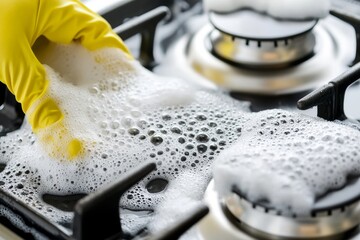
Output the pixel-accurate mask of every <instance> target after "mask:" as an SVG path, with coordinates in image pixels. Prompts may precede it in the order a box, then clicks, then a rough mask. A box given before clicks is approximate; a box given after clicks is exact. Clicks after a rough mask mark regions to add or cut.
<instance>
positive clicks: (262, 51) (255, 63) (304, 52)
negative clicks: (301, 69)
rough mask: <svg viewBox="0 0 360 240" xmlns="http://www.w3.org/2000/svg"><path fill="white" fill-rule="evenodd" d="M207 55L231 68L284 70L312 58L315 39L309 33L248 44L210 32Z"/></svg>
mask: <svg viewBox="0 0 360 240" xmlns="http://www.w3.org/2000/svg"><path fill="white" fill-rule="evenodd" d="M209 40H210V42H211V43H210V45H211V49H209V50H210V51H212V52H213V54H214V55H215V56H217V57H219V58H220V59H223V60H224V61H228V62H229V63H231V64H234V65H238V66H240V67H241V66H243V67H248V68H254V69H259V70H262V69H271V70H277V69H279V68H286V67H289V66H291V65H295V64H298V63H300V62H302V61H305V60H307V59H308V58H310V57H311V56H312V55H313V50H314V48H315V36H314V34H313V33H312V32H309V33H306V34H304V35H301V36H298V37H295V38H292V39H286V40H275V41H248V40H245V39H240V38H233V37H232V36H230V35H227V34H224V33H221V32H219V31H218V30H213V31H212V32H211V33H210V34H209Z"/></svg>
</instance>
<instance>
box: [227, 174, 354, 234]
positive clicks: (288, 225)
mask: <svg viewBox="0 0 360 240" xmlns="http://www.w3.org/2000/svg"><path fill="white" fill-rule="evenodd" d="M359 185H360V180H359V179H357V180H356V181H354V180H353V181H351V183H349V184H348V185H347V186H346V187H344V188H342V189H340V190H337V191H332V192H330V193H328V194H326V195H325V196H323V197H322V198H320V199H318V200H317V201H316V202H315V204H314V206H313V208H312V209H311V213H309V214H303V215H296V214H294V213H292V212H290V211H289V212H283V211H280V210H277V209H275V208H273V207H271V206H268V204H264V203H254V202H251V201H249V200H247V199H246V198H245V197H243V196H242V194H241V192H240V191H239V190H238V189H237V188H236V187H234V191H233V194H231V195H229V196H227V197H225V198H224V199H223V208H224V212H225V213H226V215H227V216H228V218H229V219H230V220H236V221H240V223H241V224H237V225H238V227H239V228H240V229H242V230H243V231H245V232H248V233H249V234H251V235H253V236H256V237H261V238H263V237H266V239H279V238H281V239H297V238H299V239H300V238H301V239H323V238H326V239H344V236H347V237H348V236H349V235H351V234H352V233H353V231H352V230H353V229H355V228H356V227H357V226H358V225H359V223H360V201H359V200H360V199H359V198H360V195H359V190H358V191H355V193H354V189H359V188H358V187H359ZM259 219H261V221H259ZM236 221H235V222H236ZM346 239H347V238H346Z"/></svg>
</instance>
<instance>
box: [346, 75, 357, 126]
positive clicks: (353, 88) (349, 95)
mask: <svg viewBox="0 0 360 240" xmlns="http://www.w3.org/2000/svg"><path fill="white" fill-rule="evenodd" d="M359 102H360V80H357V81H356V82H354V83H353V84H351V85H350V86H349V87H348V88H347V90H346V92H345V99H344V112H345V115H346V116H347V117H348V118H350V119H356V120H358V121H359V120H360V108H358V107H354V106H357V105H358V104H359Z"/></svg>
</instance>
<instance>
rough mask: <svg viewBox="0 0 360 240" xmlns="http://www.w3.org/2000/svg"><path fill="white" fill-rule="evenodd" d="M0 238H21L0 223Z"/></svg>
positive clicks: (5, 239)
mask: <svg viewBox="0 0 360 240" xmlns="http://www.w3.org/2000/svg"><path fill="white" fill-rule="evenodd" d="M0 240H23V239H22V238H20V237H19V236H18V235H16V234H15V233H13V232H12V231H10V230H9V229H8V228H6V227H5V226H4V225H2V224H0Z"/></svg>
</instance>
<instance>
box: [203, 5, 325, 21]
mask: <svg viewBox="0 0 360 240" xmlns="http://www.w3.org/2000/svg"><path fill="white" fill-rule="evenodd" d="M204 7H205V9H207V10H213V11H217V12H231V11H235V10H238V9H242V8H251V9H254V10H255V11H258V12H264V13H267V14H269V15H271V16H273V17H277V18H284V19H308V18H323V17H326V16H327V15H328V14H329V10H330V1H329V0H316V1H313V0H270V1H269V0H224V1H218V0H204Z"/></svg>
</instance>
